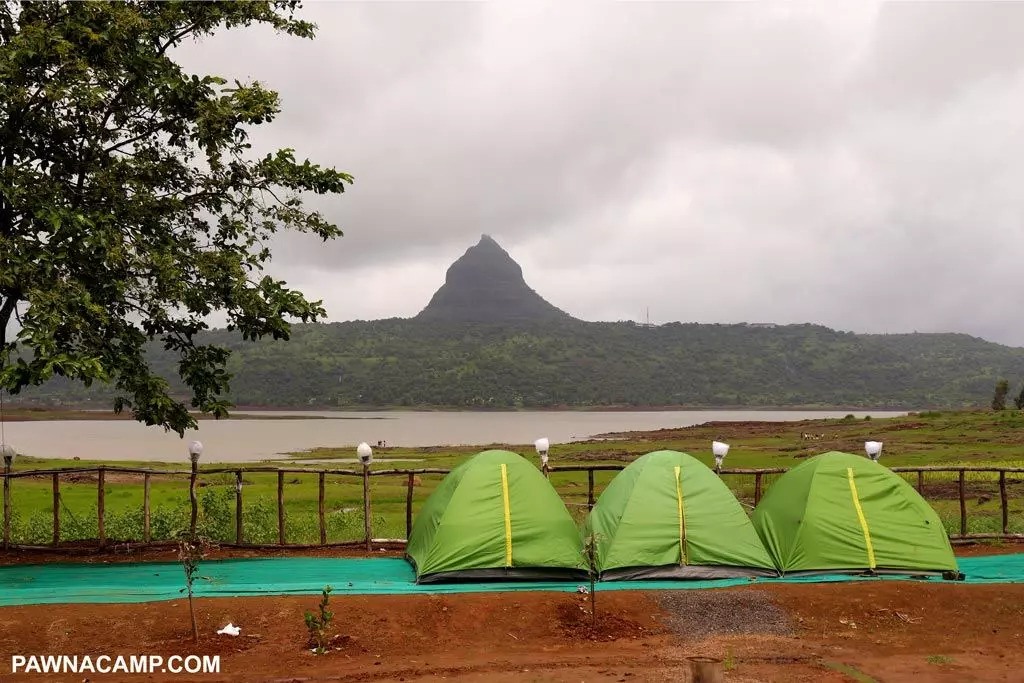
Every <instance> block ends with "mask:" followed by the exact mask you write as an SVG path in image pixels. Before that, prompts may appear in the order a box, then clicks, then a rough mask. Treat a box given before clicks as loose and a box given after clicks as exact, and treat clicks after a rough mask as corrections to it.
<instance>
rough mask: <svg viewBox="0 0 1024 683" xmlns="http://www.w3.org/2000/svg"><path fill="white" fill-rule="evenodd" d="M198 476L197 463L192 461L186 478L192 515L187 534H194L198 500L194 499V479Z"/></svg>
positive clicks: (197, 517) (197, 514)
mask: <svg viewBox="0 0 1024 683" xmlns="http://www.w3.org/2000/svg"><path fill="white" fill-rule="evenodd" d="M198 476H199V463H198V462H196V461H195V460H193V461H192V474H191V475H189V478H188V502H189V504H190V505H191V506H192V516H191V518H190V519H189V523H188V532H189V535H191V536H195V535H196V522H197V521H198V519H199V501H198V500H197V499H196V479H197V478H198Z"/></svg>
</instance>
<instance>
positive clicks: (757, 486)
mask: <svg viewBox="0 0 1024 683" xmlns="http://www.w3.org/2000/svg"><path fill="white" fill-rule="evenodd" d="M760 502H761V473H760V472H758V473H757V474H755V475H754V507H757V504H758V503H760Z"/></svg>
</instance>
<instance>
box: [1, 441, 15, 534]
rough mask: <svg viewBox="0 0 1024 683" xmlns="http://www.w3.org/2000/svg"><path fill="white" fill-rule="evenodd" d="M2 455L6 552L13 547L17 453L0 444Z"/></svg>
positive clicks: (6, 445) (9, 447)
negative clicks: (13, 475) (13, 477)
mask: <svg viewBox="0 0 1024 683" xmlns="http://www.w3.org/2000/svg"><path fill="white" fill-rule="evenodd" d="M0 455H3V458H4V475H6V476H4V550H7V549H8V548H10V547H11V477H10V476H9V475H10V474H11V465H12V464H13V463H14V457H15V456H16V455H17V453H16V452H15V451H14V448H12V447H11V446H9V445H8V444H5V443H3V444H0Z"/></svg>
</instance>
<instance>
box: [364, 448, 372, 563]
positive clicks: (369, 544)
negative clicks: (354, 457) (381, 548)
mask: <svg viewBox="0 0 1024 683" xmlns="http://www.w3.org/2000/svg"><path fill="white" fill-rule="evenodd" d="M370 514H371V511H370V466H369V465H363V532H364V534H365V535H366V549H367V550H372V545H373V544H372V540H373V526H372V524H371V518H370Z"/></svg>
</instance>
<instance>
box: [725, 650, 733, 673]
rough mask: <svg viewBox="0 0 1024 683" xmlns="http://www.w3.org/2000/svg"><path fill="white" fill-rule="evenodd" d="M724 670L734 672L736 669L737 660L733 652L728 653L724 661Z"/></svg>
mask: <svg viewBox="0 0 1024 683" xmlns="http://www.w3.org/2000/svg"><path fill="white" fill-rule="evenodd" d="M722 668H723V669H725V670H726V671H732V670H733V669H735V668H736V660H735V659H734V658H733V656H732V650H728V651H726V653H725V659H724V660H722Z"/></svg>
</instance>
